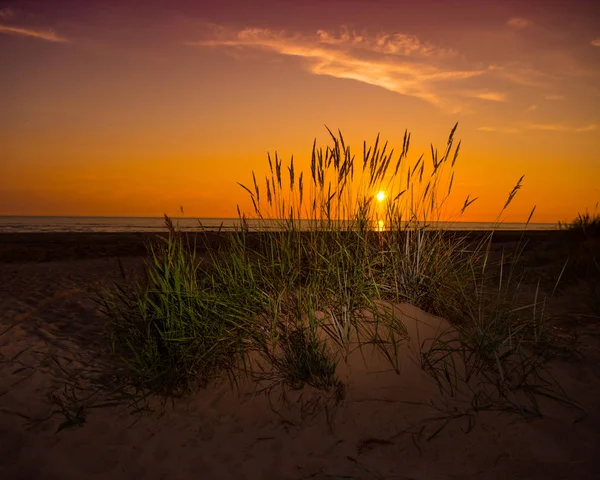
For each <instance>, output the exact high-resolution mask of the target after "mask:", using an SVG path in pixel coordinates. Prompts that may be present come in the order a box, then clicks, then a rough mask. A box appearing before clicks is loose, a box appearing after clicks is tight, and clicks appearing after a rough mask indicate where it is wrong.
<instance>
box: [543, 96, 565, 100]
mask: <svg viewBox="0 0 600 480" xmlns="http://www.w3.org/2000/svg"><path fill="white" fill-rule="evenodd" d="M544 98H545V99H546V100H553V101H557V100H564V99H565V97H564V95H546V96H545V97H544Z"/></svg>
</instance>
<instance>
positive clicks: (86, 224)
mask: <svg viewBox="0 0 600 480" xmlns="http://www.w3.org/2000/svg"><path fill="white" fill-rule="evenodd" d="M173 222H174V223H175V225H177V226H178V227H179V228H180V229H181V230H184V231H199V230H201V228H204V229H206V230H218V229H219V228H221V229H222V230H223V231H231V230H233V229H234V228H235V227H236V226H239V224H240V220H239V219H238V218H199V219H198V218H173ZM248 224H249V227H250V228H259V225H258V223H257V222H256V221H253V220H248ZM443 226H444V228H447V229H450V230H491V229H492V228H493V227H494V224H492V223H483V222H454V223H448V224H444V225H443ZM274 227H275V224H274V223H272V224H271V225H269V224H267V225H266V226H265V225H264V224H263V225H261V226H260V228H261V229H263V230H264V229H269V228H274ZM525 227H526V225H525V224H524V223H502V224H500V225H499V226H497V229H498V230H523V229H525ZM557 228H558V225H557V224H553V223H530V224H529V225H527V230H557ZM165 231H166V227H165V220H164V218H163V217H35V216H0V233H26V232H157V233H159V232H165Z"/></svg>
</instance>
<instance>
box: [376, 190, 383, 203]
mask: <svg viewBox="0 0 600 480" xmlns="http://www.w3.org/2000/svg"><path fill="white" fill-rule="evenodd" d="M375 197H376V198H377V201H379V202H383V201H384V200H385V192H384V191H379V192H377V195H375Z"/></svg>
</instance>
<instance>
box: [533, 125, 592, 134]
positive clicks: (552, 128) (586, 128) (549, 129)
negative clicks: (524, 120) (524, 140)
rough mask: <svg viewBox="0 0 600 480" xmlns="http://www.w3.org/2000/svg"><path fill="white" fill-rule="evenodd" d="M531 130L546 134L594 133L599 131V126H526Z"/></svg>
mask: <svg viewBox="0 0 600 480" xmlns="http://www.w3.org/2000/svg"><path fill="white" fill-rule="evenodd" d="M526 128H528V129H530V130H541V131H546V132H593V131H595V130H597V129H598V125H596V124H595V123H590V124H588V125H583V126H581V127H574V126H572V125H564V124H561V123H533V124H529V125H527V126H526Z"/></svg>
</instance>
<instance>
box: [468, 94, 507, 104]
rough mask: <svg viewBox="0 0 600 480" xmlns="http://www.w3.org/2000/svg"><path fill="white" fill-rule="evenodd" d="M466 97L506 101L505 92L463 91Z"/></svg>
mask: <svg viewBox="0 0 600 480" xmlns="http://www.w3.org/2000/svg"><path fill="white" fill-rule="evenodd" d="M464 94H465V95H466V96H467V97H472V98H478V99H480V100H489V101H491V102H506V94H504V93H500V92H473V91H470V92H464Z"/></svg>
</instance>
